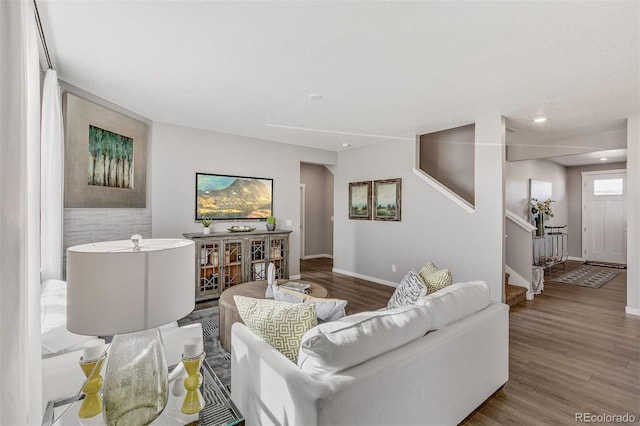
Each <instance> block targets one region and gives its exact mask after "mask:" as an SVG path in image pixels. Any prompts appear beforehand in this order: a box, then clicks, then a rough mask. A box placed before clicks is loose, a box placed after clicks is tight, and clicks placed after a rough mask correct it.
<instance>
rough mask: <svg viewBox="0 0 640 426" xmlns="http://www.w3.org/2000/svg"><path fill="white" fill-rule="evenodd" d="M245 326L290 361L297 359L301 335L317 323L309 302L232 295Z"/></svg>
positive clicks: (314, 310) (312, 307) (314, 309)
mask: <svg viewBox="0 0 640 426" xmlns="http://www.w3.org/2000/svg"><path fill="white" fill-rule="evenodd" d="M233 299H234V300H235V302H236V307H237V308H238V314H240V318H242V321H243V322H244V323H245V325H246V326H247V327H249V328H250V329H251V331H253V332H254V333H255V334H257V335H258V336H260V337H262V338H263V339H264V340H266V341H267V342H268V343H269V344H270V345H271V346H273V347H274V348H276V349H277V350H278V351H280V352H281V353H282V354H283V355H284V356H286V357H287V358H289V359H290V360H291V361H293V362H297V361H298V351H299V350H300V341H301V340H302V336H304V334H305V333H306V332H307V330H309V329H310V328H312V327H314V326H315V325H317V324H318V320H317V319H316V307H315V305H313V304H311V303H288V302H279V301H277V300H269V299H253V298H251V297H244V296H233Z"/></svg>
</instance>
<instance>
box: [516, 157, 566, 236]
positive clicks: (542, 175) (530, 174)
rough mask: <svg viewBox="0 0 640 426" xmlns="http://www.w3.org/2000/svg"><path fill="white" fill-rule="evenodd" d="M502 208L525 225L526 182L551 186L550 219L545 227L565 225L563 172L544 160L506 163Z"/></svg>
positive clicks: (556, 165)
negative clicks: (532, 180)
mask: <svg viewBox="0 0 640 426" xmlns="http://www.w3.org/2000/svg"><path fill="white" fill-rule="evenodd" d="M506 172H507V177H506V183H505V195H506V206H507V208H508V209H509V210H511V211H512V212H514V213H515V214H516V215H518V216H520V217H521V218H523V219H525V220H526V221H529V212H530V209H529V180H530V179H538V180H544V181H547V182H551V184H552V189H551V191H552V195H551V198H552V199H553V200H555V201H556V202H555V203H554V204H552V211H553V217H552V218H551V219H550V220H548V221H547V220H545V225H547V226H549V225H566V224H567V221H568V195H567V168H566V167H565V166H561V165H560V164H557V163H554V162H552V161H548V160H523V161H509V162H507V166H506Z"/></svg>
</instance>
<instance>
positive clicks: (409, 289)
mask: <svg viewBox="0 0 640 426" xmlns="http://www.w3.org/2000/svg"><path fill="white" fill-rule="evenodd" d="M425 294H427V287H426V285H425V284H424V283H423V282H422V281H421V280H420V278H418V275H417V274H416V271H414V270H413V269H412V270H410V271H409V272H408V273H407V275H405V276H404V278H402V281H400V285H399V286H398V287H397V288H396V290H395V291H394V292H393V294H392V295H391V299H389V303H387V308H388V309H394V308H399V307H400V306H406V305H413V304H414V303H415V302H416V300H418V298H419V297H422V296H424V295H425Z"/></svg>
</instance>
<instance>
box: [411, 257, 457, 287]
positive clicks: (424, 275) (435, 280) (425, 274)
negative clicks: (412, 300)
mask: <svg viewBox="0 0 640 426" xmlns="http://www.w3.org/2000/svg"><path fill="white" fill-rule="evenodd" d="M418 275H419V276H420V279H421V280H422V282H423V283H424V284H425V285H426V286H427V294H431V293H435V292H436V291H438V290H442V289H443V288H445V287H447V286H449V285H451V283H452V282H453V277H452V276H451V271H449V269H447V268H445V269H438V267H437V266H436V265H434V264H433V263H432V262H427V264H426V265H424V266H423V267H422V269H420V272H419V273H418Z"/></svg>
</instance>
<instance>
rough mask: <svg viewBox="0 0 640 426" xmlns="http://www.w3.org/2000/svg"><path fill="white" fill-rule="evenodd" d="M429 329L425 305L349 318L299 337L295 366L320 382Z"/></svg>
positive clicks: (360, 314)
mask: <svg viewBox="0 0 640 426" xmlns="http://www.w3.org/2000/svg"><path fill="white" fill-rule="evenodd" d="M430 328H431V312H430V309H429V308H428V307H425V306H416V305H409V306H403V307H400V308H396V309H388V310H383V311H373V312H362V313H359V314H355V315H349V316H346V317H344V318H341V319H339V320H336V321H332V322H327V323H324V324H320V325H318V326H317V327H314V328H312V329H311V330H309V331H308V332H307V333H306V334H305V335H304V337H303V338H302V344H301V346H300V354H299V357H298V366H299V367H300V368H301V369H302V370H303V371H304V372H306V373H307V374H308V375H310V376H312V377H315V378H317V379H322V378H323V377H325V376H327V375H331V374H333V373H336V372H338V371H342V370H344V369H347V368H350V367H353V366H355V365H358V364H360V363H362V362H365V361H367V360H369V359H371V358H374V357H376V356H378V355H381V354H383V353H386V352H388V351H390V350H393V349H395V348H397V347H399V346H402V345H404V344H407V343H409V342H411V341H413V340H415V339H417V338H420V337H422V336H424V335H425V334H426V333H427V331H429V329H430Z"/></svg>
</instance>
